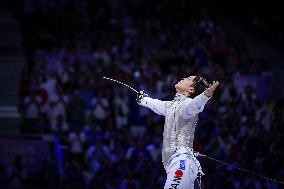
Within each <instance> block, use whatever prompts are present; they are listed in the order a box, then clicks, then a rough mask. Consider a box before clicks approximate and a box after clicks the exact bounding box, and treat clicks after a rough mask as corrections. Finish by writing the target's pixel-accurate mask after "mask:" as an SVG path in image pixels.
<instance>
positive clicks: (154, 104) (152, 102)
mask: <svg viewBox="0 0 284 189" xmlns="http://www.w3.org/2000/svg"><path fill="white" fill-rule="evenodd" d="M167 102H168V101H161V100H158V99H153V98H150V97H144V98H142V99H141V101H140V103H139V105H141V106H144V107H147V108H150V109H151V110H152V111H154V112H155V113H156V114H159V115H163V116H164V115H165V114H166V103H167Z"/></svg>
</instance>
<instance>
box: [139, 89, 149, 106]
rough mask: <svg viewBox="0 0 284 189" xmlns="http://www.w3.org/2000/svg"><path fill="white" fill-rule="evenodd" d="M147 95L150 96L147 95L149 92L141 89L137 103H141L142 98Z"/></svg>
mask: <svg viewBox="0 0 284 189" xmlns="http://www.w3.org/2000/svg"><path fill="white" fill-rule="evenodd" d="M146 96H148V95H147V93H146V92H145V91H143V90H142V91H139V93H138V94H137V99H136V101H137V103H138V104H139V105H140V104H141V100H142V99H143V98H144V97H146Z"/></svg>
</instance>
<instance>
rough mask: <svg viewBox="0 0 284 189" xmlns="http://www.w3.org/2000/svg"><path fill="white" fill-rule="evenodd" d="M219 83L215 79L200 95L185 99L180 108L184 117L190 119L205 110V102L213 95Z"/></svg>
mask: <svg viewBox="0 0 284 189" xmlns="http://www.w3.org/2000/svg"><path fill="white" fill-rule="evenodd" d="M218 85H219V82H218V81H213V83H212V84H211V85H210V86H209V87H208V88H207V89H206V90H205V91H204V92H203V93H201V94H200V95H198V96H196V97H195V98H193V99H191V98H188V99H186V100H184V101H183V103H182V105H181V109H180V114H181V116H182V117H183V118H184V119H188V118H190V117H192V116H194V115H196V114H198V113H200V112H202V111H203V109H204V106H205V104H206V103H207V101H208V100H209V99H210V98H211V96H212V95H213V92H214V91H215V89H216V87H217V86H218Z"/></svg>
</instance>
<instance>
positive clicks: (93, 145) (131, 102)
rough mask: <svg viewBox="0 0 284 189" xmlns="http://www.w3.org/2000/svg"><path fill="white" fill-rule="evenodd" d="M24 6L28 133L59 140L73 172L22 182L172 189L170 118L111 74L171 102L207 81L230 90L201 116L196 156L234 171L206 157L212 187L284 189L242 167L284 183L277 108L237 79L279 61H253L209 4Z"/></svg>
mask: <svg viewBox="0 0 284 189" xmlns="http://www.w3.org/2000/svg"><path fill="white" fill-rule="evenodd" d="M22 3H23V4H22V6H21V7H22V10H21V12H20V13H18V14H20V15H21V18H20V20H21V23H22V26H23V27H22V28H23V33H24V36H25V40H26V44H27V48H28V50H29V51H28V57H29V61H30V62H29V64H28V65H27V66H26V67H25V69H24V70H23V73H22V77H21V81H20V85H19V96H20V102H21V103H20V106H19V111H20V113H21V115H22V118H23V119H22V125H21V131H22V133H53V134H54V135H56V136H57V137H58V138H59V143H60V146H61V149H62V152H63V172H62V174H60V175H59V174H58V173H56V171H55V170H54V169H53V168H52V164H51V163H50V162H49V163H48V162H47V163H46V164H44V165H43V168H42V170H40V172H39V174H38V177H36V179H35V180H37V182H35V181H32V182H31V181H30V182H29V180H28V179H27V178H26V179H20V181H21V182H22V185H30V186H31V185H35V183H36V185H41V186H42V187H51V188H52V187H53V188H54V187H56V186H60V187H61V188H76V189H78V188H96V189H97V188H98V189H99V188H104V189H113V188H119V189H126V188H129V189H130V188H135V189H140V188H141V189H150V188H155V189H156V188H163V185H164V183H165V179H166V174H165V171H164V169H163V166H162V162H161V142H162V132H163V121H164V120H163V118H162V117H160V116H157V115H155V114H154V113H153V112H150V111H149V110H147V109H145V108H143V107H139V106H138V104H137V103H136V102H135V98H136V94H135V93H133V92H132V91H130V90H128V89H127V88H125V87H123V86H121V85H118V84H114V83H112V82H109V81H107V80H104V79H102V76H108V77H113V78H115V79H118V80H120V81H123V82H125V83H127V84H130V86H132V87H134V88H136V89H137V90H142V89H143V90H145V91H146V92H147V93H148V95H149V96H151V97H153V98H159V99H161V100H168V99H171V98H172V97H173V96H174V95H175V90H174V84H175V83H176V82H177V81H178V80H179V79H180V78H182V77H183V76H189V75H192V74H193V75H194V74H200V75H203V76H204V77H205V78H207V79H209V80H212V79H214V80H219V81H220V83H221V86H220V88H219V89H218V91H216V92H217V93H216V94H214V98H212V99H211V100H210V101H209V103H208V104H207V105H206V108H205V111H204V112H203V113H201V114H200V115H199V122H198V125H197V128H196V129H197V130H196V134H195V144H194V148H195V150H197V151H199V152H201V153H204V154H207V155H210V156H212V157H214V158H217V159H220V160H223V161H226V162H229V163H230V164H232V165H231V166H224V165H221V164H218V163H216V162H213V161H211V160H209V159H205V158H200V159H199V160H200V162H201V165H202V167H203V169H204V172H205V176H204V177H203V179H202V181H203V182H202V183H203V185H202V186H203V187H204V188H212V189H219V188H232V189H241V188H242V189H243V188H249V189H264V188H271V189H278V188H280V186H279V185H277V184H275V183H273V182H270V181H266V180H263V179H259V178H258V177H255V176H252V175H249V174H245V173H242V172H239V171H237V170H236V169H235V166H236V165H237V166H240V167H243V168H247V169H249V170H254V171H256V172H258V173H261V174H262V175H265V176H271V177H274V178H277V179H280V178H283V175H284V172H283V169H282V168H283V161H281V157H283V155H284V154H283V153H284V151H283V150H282V149H281V146H283V140H281V137H282V136H281V135H282V133H283V127H282V123H281V119H280V118H279V115H278V108H279V107H278V104H277V102H276V101H275V100H274V99H273V96H272V95H271V93H270V91H268V95H267V98H266V100H265V101H260V100H259V99H258V98H257V94H256V93H255V91H254V88H253V87H252V86H250V85H247V86H246V87H245V90H244V92H243V93H240V92H239V89H238V88H236V86H234V82H233V77H234V75H235V74H253V75H265V76H270V69H269V62H267V61H265V60H262V59H256V58H254V59H253V58H251V57H250V56H249V54H248V51H247V49H246V48H247V47H246V46H245V43H244V41H243V38H242V36H241V35H240V34H238V33H236V32H234V31H233V30H232V29H231V28H230V27H229V26H224V25H222V24H221V22H218V21H216V20H214V16H212V15H210V12H209V11H208V10H207V9H206V8H205V7H202V6H199V5H198V4H196V3H194V2H192V1H178V2H171V1H162V2H153V1H147V0H146V1H139V0H137V1H135V0H133V1H131V0H129V1H126V2H124V4H123V6H122V5H121V3H122V2H121V1H116V0H111V1H87V0H85V1H83V0H73V1H64V0H60V1H50V0H40V1H31V0H23V1H22ZM10 175H11V174H10ZM11 177H12V176H11ZM10 180H13V179H10ZM10 184H11V182H10Z"/></svg>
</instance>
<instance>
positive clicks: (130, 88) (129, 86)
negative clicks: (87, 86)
mask: <svg viewBox="0 0 284 189" xmlns="http://www.w3.org/2000/svg"><path fill="white" fill-rule="evenodd" d="M103 78H104V79H107V80H110V81H114V82H116V83H119V84H121V85H124V86H126V87H128V88H129V89H131V90H132V91H134V92H136V93H137V94H139V92H138V91H137V90H135V89H133V88H132V87H130V86H129V85H127V84H125V83H122V82H121V81H117V80H115V79H112V78H108V77H103Z"/></svg>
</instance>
